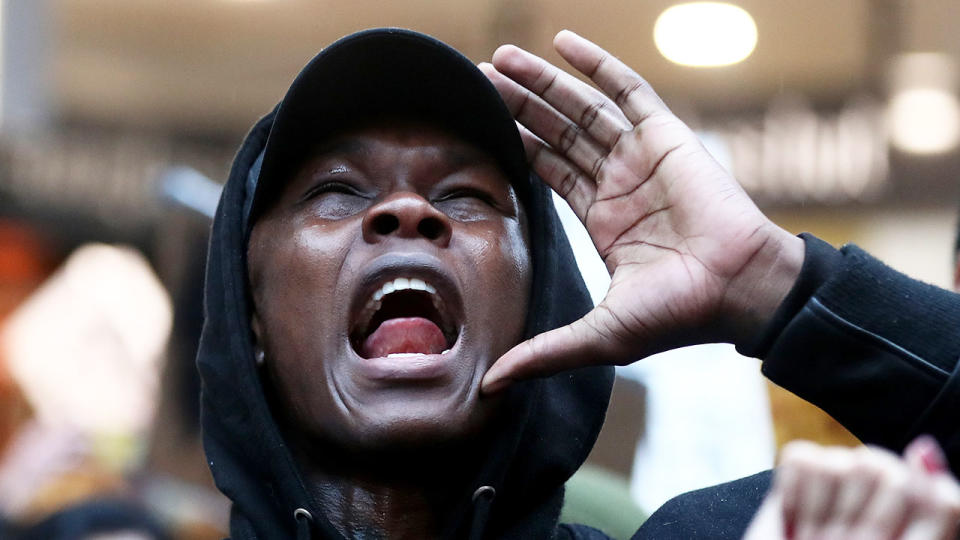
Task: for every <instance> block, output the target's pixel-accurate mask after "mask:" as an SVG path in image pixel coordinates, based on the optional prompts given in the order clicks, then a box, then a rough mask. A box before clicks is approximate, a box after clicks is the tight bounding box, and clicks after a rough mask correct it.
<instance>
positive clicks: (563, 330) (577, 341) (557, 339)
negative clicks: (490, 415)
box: [480, 304, 620, 394]
mask: <svg viewBox="0 0 960 540" xmlns="http://www.w3.org/2000/svg"><path fill="white" fill-rule="evenodd" d="M601 306H602V304H601ZM601 306H598V307H596V308H594V309H593V310H592V311H590V312H589V313H587V314H586V315H584V316H583V317H582V318H580V319H577V320H576V321H574V322H572V323H571V324H568V325H566V326H561V327H560V328H556V329H554V330H550V331H549V332H544V333H543V334H538V335H536V336H534V337H533V338H531V339H528V340H527V341H524V342H522V343H520V344H519V345H516V346H515V347H513V348H512V349H510V350H509V351H507V352H506V354H504V355H503V356H501V357H500V358H499V359H498V360H497V361H496V362H494V364H493V366H491V367H490V369H489V370H488V371H487V373H486V374H485V375H484V377H483V381H482V382H481V383H480V389H481V391H482V392H483V393H484V394H493V393H496V392H499V391H501V390H503V389H505V388H506V387H507V386H509V385H510V384H511V383H513V382H514V381H518V380H522V379H530V378H534V377H546V376H549V375H553V374H554V373H558V372H560V371H564V370H567V369H573V368H579V367H586V366H587V365H589V363H590V362H591V361H593V362H599V361H600V360H599V359H609V358H614V357H617V356H618V353H619V352H620V351H613V350H612V349H613V346H612V345H611V344H612V343H614V340H613V339H612V338H611V337H610V334H611V332H610V330H608V329H609V323H608V322H606V321H604V318H605V317H604V316H603V315H601V314H602V313H605V311H604V310H603V308H602V307H601Z"/></svg>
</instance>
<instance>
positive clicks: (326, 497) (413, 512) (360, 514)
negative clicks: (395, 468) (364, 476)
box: [310, 475, 440, 539]
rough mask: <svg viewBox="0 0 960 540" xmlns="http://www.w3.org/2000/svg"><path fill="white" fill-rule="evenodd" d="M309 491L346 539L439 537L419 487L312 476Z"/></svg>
mask: <svg viewBox="0 0 960 540" xmlns="http://www.w3.org/2000/svg"><path fill="white" fill-rule="evenodd" d="M310 483H311V486H310V488H311V491H312V492H313V495H314V497H315V498H316V500H317V502H318V503H319V504H320V506H321V507H322V508H323V509H324V513H325V515H326V517H327V519H328V520H330V523H331V524H332V525H333V526H334V528H336V529H337V530H338V531H339V532H340V534H342V535H343V536H345V537H346V538H351V539H352V538H390V539H406V538H411V539H413V538H423V539H429V538H438V537H439V536H440V534H439V529H440V525H439V523H438V514H437V509H436V508H435V507H434V506H433V503H432V501H431V497H430V494H428V493H425V492H424V491H423V490H422V489H419V486H409V485H407V486H404V485H399V484H394V485H388V484H384V483H371V482H365V481H359V480H356V479H346V478H342V477H330V476H325V475H315V476H313V477H312V478H311V482H310Z"/></svg>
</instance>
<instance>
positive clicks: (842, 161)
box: [701, 96, 890, 205]
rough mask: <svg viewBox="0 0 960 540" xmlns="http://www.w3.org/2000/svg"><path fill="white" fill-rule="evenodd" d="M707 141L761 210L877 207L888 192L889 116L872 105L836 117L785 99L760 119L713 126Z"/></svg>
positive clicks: (855, 105)
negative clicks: (795, 206) (799, 206)
mask: <svg viewBox="0 0 960 540" xmlns="http://www.w3.org/2000/svg"><path fill="white" fill-rule="evenodd" d="M701 137H702V138H703V140H704V142H705V144H706V145H707V147H708V149H710V151H711V152H712V153H713V154H714V156H716V157H717V159H718V160H719V161H720V162H721V163H723V165H725V166H726V167H727V168H728V169H729V170H730V171H731V172H732V173H733V174H734V176H736V177H737V179H738V180H739V181H740V183H741V184H742V185H743V187H744V188H745V189H746V190H747V191H748V192H749V193H750V194H751V196H753V197H754V198H755V200H757V201H758V202H760V203H765V204H777V205H790V204H808V203H830V204H838V203H846V202H861V201H876V200H879V199H881V198H882V197H883V195H884V193H885V189H886V187H887V185H888V176H889V168H890V167H889V150H888V142H887V135H886V130H885V127H884V110H883V107H882V106H881V105H880V104H879V103H876V102H875V101H873V100H871V99H869V98H866V97H862V98H857V99H854V100H851V101H849V102H848V103H847V104H846V105H845V106H843V107H842V108H841V109H839V110H836V111H828V112H823V111H817V110H815V109H814V108H813V107H812V106H811V105H809V104H808V103H807V102H806V101H805V100H804V99H803V98H801V97H799V96H790V97H780V98H778V99H776V100H775V101H773V102H772V103H771V105H770V106H769V107H768V108H767V110H766V111H765V112H764V113H763V114H760V115H756V116H755V117H752V118H744V117H738V118H718V119H714V120H712V121H710V122H708V123H707V124H706V129H705V130H704V131H703V132H702V133H701Z"/></svg>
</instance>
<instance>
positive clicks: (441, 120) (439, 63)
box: [254, 28, 529, 213]
mask: <svg viewBox="0 0 960 540" xmlns="http://www.w3.org/2000/svg"><path fill="white" fill-rule="evenodd" d="M395 117H402V118H409V119H416V120H418V121H420V120H422V121H424V122H426V123H430V124H433V125H437V126H439V127H442V128H445V129H447V130H449V131H451V132H453V133H454V134H456V135H457V136H459V137H461V138H462V139H464V140H466V141H467V142H470V143H472V144H474V145H476V146H477V147H478V148H480V149H481V150H484V151H486V152H488V153H489V154H490V155H491V156H493V157H494V159H495V160H496V161H497V163H498V164H499V166H500V167H501V168H502V169H503V171H504V173H505V174H506V175H507V177H508V178H509V179H510V181H511V182H512V183H514V185H515V187H516V188H517V189H518V190H519V191H520V192H521V193H519V195H520V196H521V198H525V197H524V195H526V193H525V191H526V190H527V189H528V188H527V183H528V181H529V180H528V177H529V173H528V169H527V164H526V158H525V155H524V151H523V144H522V142H521V140H520V135H519V132H518V130H517V127H516V124H515V123H514V120H513V117H512V116H511V115H510V112H509V110H507V108H506V105H505V104H504V103H503V100H502V99H501V98H500V94H499V93H498V92H497V90H496V88H495V87H494V86H493V84H492V83H491V82H490V81H489V80H488V79H487V77H486V76H485V75H484V74H483V72H481V71H480V70H479V69H478V68H477V67H476V66H475V65H474V64H473V62H471V61H470V60H469V59H468V58H466V57H465V56H463V55H462V54H460V53H459V52H457V51H456V50H455V49H453V48H451V47H449V46H448V45H446V44H444V43H443V42H441V41H438V40H436V39H434V38H432V37H430V36H426V35H424V34H420V33H417V32H412V31H409V30H402V29H393V28H390V29H374V30H366V31H363V32H359V33H356V34H352V35H350V36H347V37H345V38H342V39H340V40H338V41H337V42H335V43H333V44H332V45H330V46H329V47H327V48H325V49H324V50H323V51H321V52H320V53H319V54H317V56H315V57H314V58H313V60H311V61H310V63H308V64H307V65H306V67H304V68H303V70H302V71H301V72H300V74H299V75H298V76H297V78H296V79H295V80H294V82H293V84H292V85H291V86H290V88H289V90H288V91H287V94H286V95H285V96H284V98H283V101H282V102H281V103H280V106H279V107H278V109H277V113H276V116H275V118H274V121H273V126H272V127H271V130H270V135H269V137H268V139H267V144H266V149H265V150H264V159H263V166H262V168H261V171H260V177H259V180H258V182H257V190H256V197H255V199H254V208H255V209H254V212H255V213H256V207H258V206H262V204H263V200H264V198H265V195H266V193H267V192H269V191H272V190H274V189H277V188H278V187H279V186H281V185H283V183H284V180H285V179H286V178H289V176H290V175H291V174H292V173H293V172H295V170H294V168H295V167H298V166H299V165H300V164H301V163H302V161H303V159H304V158H305V157H306V155H305V154H306V153H307V152H308V151H309V150H310V149H312V148H313V147H314V145H315V144H316V143H317V142H318V141H321V140H323V139H324V138H326V137H330V136H332V135H335V134H336V133H339V132H342V131H344V130H346V129H350V128H351V127H357V126H359V125H363V124H368V123H370V122H375V121H376V120H377V119H378V118H384V119H388V118H395ZM267 198H269V197H267Z"/></svg>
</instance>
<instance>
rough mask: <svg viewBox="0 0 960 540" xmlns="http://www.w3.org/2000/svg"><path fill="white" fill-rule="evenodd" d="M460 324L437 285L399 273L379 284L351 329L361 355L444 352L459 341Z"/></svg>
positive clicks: (373, 356) (391, 355)
mask: <svg viewBox="0 0 960 540" xmlns="http://www.w3.org/2000/svg"><path fill="white" fill-rule="evenodd" d="M458 335H459V326H458V325H457V322H456V321H455V320H454V317H453V316H452V314H451V313H450V309H448V306H447V304H446V302H445V301H444V299H443V298H442V297H441V295H440V294H438V293H437V288H436V287H434V286H433V285H431V284H430V283H427V282H426V281H424V280H422V279H419V278H406V277H400V278H395V279H391V280H389V281H387V282H385V283H383V284H381V285H380V287H379V288H378V289H376V290H375V291H374V292H373V293H372V294H371V295H370V297H369V299H368V300H367V303H366V304H365V305H364V307H363V309H362V310H361V311H360V314H359V316H358V317H357V319H356V322H355V324H354V325H353V326H352V328H351V331H350V343H351V345H352V346H353V349H354V351H356V353H357V354H358V355H360V357H362V358H381V357H394V356H400V355H421V354H443V353H445V352H447V351H449V350H450V349H451V348H452V347H453V345H454V344H455V343H456V341H457V337H458Z"/></svg>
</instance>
